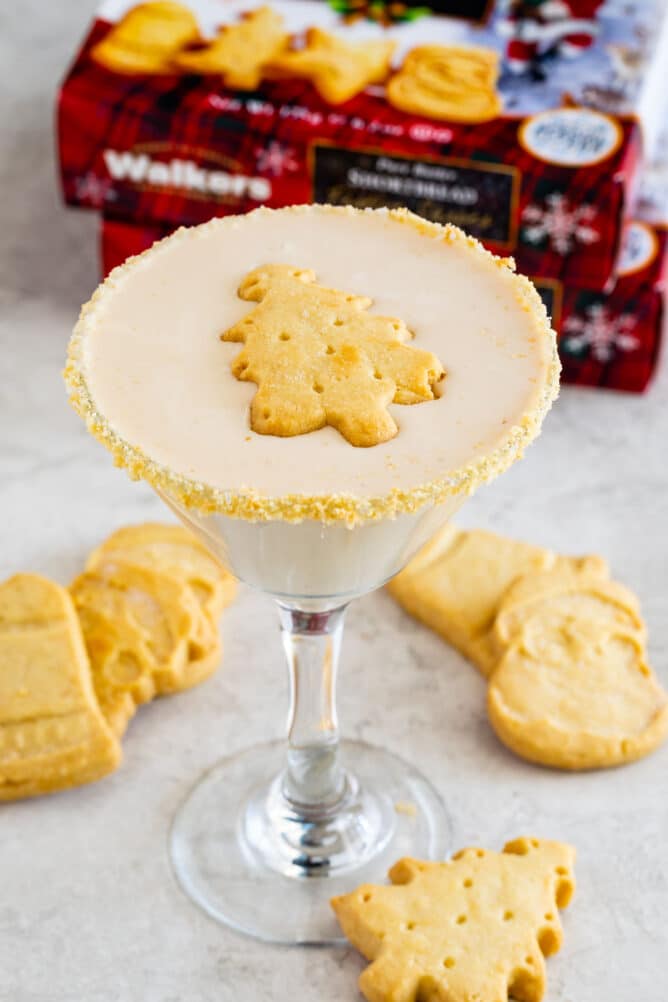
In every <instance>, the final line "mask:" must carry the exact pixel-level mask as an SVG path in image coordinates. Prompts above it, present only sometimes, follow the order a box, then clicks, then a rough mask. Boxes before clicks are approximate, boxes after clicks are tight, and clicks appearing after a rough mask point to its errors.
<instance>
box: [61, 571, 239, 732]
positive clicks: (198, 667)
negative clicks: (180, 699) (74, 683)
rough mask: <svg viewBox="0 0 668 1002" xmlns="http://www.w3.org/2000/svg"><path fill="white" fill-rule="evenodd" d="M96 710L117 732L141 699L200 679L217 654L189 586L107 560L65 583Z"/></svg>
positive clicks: (170, 690)
mask: <svg viewBox="0 0 668 1002" xmlns="http://www.w3.org/2000/svg"><path fill="white" fill-rule="evenodd" d="M70 590H71V593H72V597H73V599H74V604H75V606H76V610H77V613H78V615H79V620H80V622H81V626H82V629H83V634H84V639H85V642H86V647H87V649H88V655H89V657H90V662H91V669H92V674H93V684H94V686H95V691H96V693H97V697H98V700H99V703H100V707H101V709H102V712H103V713H104V715H105V717H106V718H107V720H109V722H110V724H111V726H112V727H113V729H114V732H115V733H116V734H118V735H120V734H122V733H123V732H124V730H125V728H126V727H127V724H128V721H129V720H130V719H131V717H132V716H134V713H135V711H136V709H137V706H139V705H140V704H141V703H146V702H148V701H149V700H150V699H152V698H153V696H154V695H165V694H168V693H172V692H178V691H180V690H182V689H186V688H189V687H190V686H191V685H195V684H196V683H197V682H200V681H202V679H203V678H205V677H206V676H207V675H208V674H210V673H211V672H212V671H213V670H214V668H215V664H216V663H217V660H218V659H219V656H220V648H219V647H218V640H217V634H216V635H215V637H214V636H213V632H212V636H211V640H210V643H209V644H208V646H204V647H201V646H200V644H199V642H198V643H197V644H196V646H195V649H194V650H193V640H192V638H193V637H196V636H201V629H202V628H201V620H202V619H203V615H202V611H201V608H200V606H199V604H198V602H197V600H196V598H195V596H194V594H193V593H192V591H191V590H190V588H189V587H188V585H185V584H182V583H179V582H177V581H175V580H173V579H172V578H169V577H167V576H166V575H161V574H159V573H157V572H155V571H151V570H148V569H146V568H142V567H138V566H135V565H134V564H124V563H122V562H121V561H117V562H113V563H112V562H107V563H105V564H104V566H103V568H102V569H100V570H98V571H95V572H93V571H87V572H86V573H84V574H82V575H80V576H79V577H78V578H77V579H76V581H74V583H73V584H72V586H71V589H70Z"/></svg>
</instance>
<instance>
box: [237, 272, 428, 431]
mask: <svg viewBox="0 0 668 1002" xmlns="http://www.w3.org/2000/svg"><path fill="white" fill-rule="evenodd" d="M238 292H239V296H240V297H241V299H245V300H246V301H247V302H255V303H258V304H259V305H258V306H256V307H255V309H254V310H252V312H251V313H249V314H248V315H247V316H246V317H245V318H244V319H243V320H241V321H240V322H239V323H238V324H236V325H235V326H234V327H231V328H229V330H227V331H225V332H224V333H223V334H222V335H221V338H222V340H223V341H237V342H239V341H240V342H243V344H244V347H243V349H242V350H241V351H240V352H239V354H238V355H237V357H236V358H235V359H234V362H233V363H232V372H233V373H234V375H235V376H236V378H237V379H241V380H247V381H250V382H253V383H256V384H257V387H258V390H257V393H256V394H255V396H254V397H253V401H252V404H251V428H252V429H253V430H254V431H256V432H258V433H259V434H262V435H279V436H290V435H304V434H306V433H307V432H310V431H315V430H316V429H318V428H323V427H324V426H325V425H331V426H332V427H333V428H336V429H337V431H339V432H340V433H341V434H342V435H343V437H344V438H345V439H347V441H348V442H350V443H351V445H356V446H372V445H377V444H378V443H379V442H386V441H388V439H391V438H394V436H395V435H396V434H397V431H398V429H397V426H396V424H395V422H394V420H393V418H392V417H391V415H390V413H389V411H388V409H387V408H388V405H389V404H390V403H395V404H415V403H420V402H422V401H425V400H433V399H434V386H435V384H436V383H437V382H438V381H439V380H440V379H442V378H443V375H444V371H443V367H442V366H441V364H440V362H439V361H438V359H437V358H436V356H435V355H433V354H432V353H431V352H428V351H421V350H420V349H418V348H413V347H412V346H411V345H409V344H406V343H405V342H407V341H409V340H410V338H411V333H410V331H409V330H408V328H407V327H406V325H405V324H404V323H403V322H402V321H401V320H397V319H396V318H394V317H381V316H376V315H374V314H370V313H367V312H366V311H367V309H368V307H369V306H370V305H371V300H370V299H367V298H365V297H363V296H355V295H350V294H349V293H346V292H339V291H338V290H336V289H326V288H325V287H324V286H322V285H318V284H317V283H316V281H315V275H314V274H313V272H312V271H308V270H306V269H299V268H293V267H291V266H290V265H285V264H274V265H266V266H265V267H263V268H257V269H256V270H255V271H252V272H250V273H249V274H248V275H247V276H246V278H245V279H244V280H243V282H242V283H241V285H240V286H239V290H238Z"/></svg>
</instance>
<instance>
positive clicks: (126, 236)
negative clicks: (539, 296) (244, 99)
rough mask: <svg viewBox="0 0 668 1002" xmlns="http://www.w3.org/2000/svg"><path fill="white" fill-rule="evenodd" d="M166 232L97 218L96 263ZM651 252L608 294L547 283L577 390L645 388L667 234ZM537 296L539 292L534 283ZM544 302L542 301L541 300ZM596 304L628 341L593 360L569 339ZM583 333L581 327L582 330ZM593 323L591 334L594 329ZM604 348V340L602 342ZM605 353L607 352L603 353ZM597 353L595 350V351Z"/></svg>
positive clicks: (655, 352) (591, 348)
mask: <svg viewBox="0 0 668 1002" xmlns="http://www.w3.org/2000/svg"><path fill="white" fill-rule="evenodd" d="M170 232H171V228H170V227H167V226H150V225H143V226H142V225H137V224H133V223H127V222H122V221H120V220H117V219H113V218H103V219H102V224H101V230H100V238H101V239H100V246H101V264H102V271H103V273H104V274H105V275H106V274H108V273H109V271H111V269H112V268H115V267H116V265H118V264H122V262H123V261H124V260H125V259H126V258H127V257H129V256H130V255H132V254H140V253H141V252H142V251H144V250H147V249H148V248H149V247H150V246H151V244H153V243H154V242H155V241H156V240H159V239H161V238H162V237H164V236H167V235H168V233H170ZM655 234H656V237H657V241H658V250H657V254H656V256H655V257H654V259H653V261H652V262H651V263H650V264H649V265H648V266H647V267H646V268H643V269H641V270H640V271H637V272H634V273H633V274H629V275H624V276H620V277H619V278H617V280H616V282H615V283H614V285H613V287H612V288H611V289H610V291H608V292H592V291H588V290H583V289H578V288H576V287H574V286H562V285H561V283H556V292H555V286H554V284H551V285H550V287H549V288H550V291H551V292H552V293H553V295H554V298H551V299H550V300H549V303H548V305H549V308H550V309H551V310H552V312H553V323H554V325H555V329H556V330H557V335H558V338H559V352H560V355H561V361H562V365H563V373H562V380H563V382H565V383H577V384H579V385H581V386H602V387H606V388H608V389H615V390H625V391H627V392H631V393H641V392H642V391H643V390H645V389H646V387H647V385H648V384H649V382H650V379H651V377H652V374H653V372H654V370H655V368H656V365H657V360H658V357H659V349H660V345H661V332H662V326H663V310H664V290H663V286H664V284H665V279H666V277H667V274H666V273H667V272H668V232H667V231H666V229H665V228H660V227H657V228H656V229H655ZM535 281H536V286H537V288H538V291H539V292H545V291H546V290H547V288H548V287H547V286H543V287H541V284H540V279H536V280H535ZM546 298H547V297H546ZM597 306H601V307H603V309H604V310H605V314H604V323H603V328H602V329H603V332H604V336H605V324H607V325H614V324H615V323H616V322H617V323H618V322H619V318H625V317H630V318H631V320H630V321H628V322H625V321H623V322H622V326H623V330H624V331H627V334H626V336H627V337H630V338H631V342H632V346H630V347H629V346H627V347H624V345H625V344H627V345H628V343H627V342H625V341H624V338H623V337H622V340H621V343H620V345H615V344H612V345H611V346H608V347H609V357H607V358H605V359H601V358H600V357H599V358H597V357H596V351H595V347H596V345H592V344H588V343H586V338H585V340H584V342H583V343H580V342H578V341H577V340H576V338H577V334H575V335H569V328H572V325H573V322H574V321H575V325H576V328H577V329H578V330H580V329H581V325H582V324H585V325H586V324H587V321H588V318H590V319H591V308H592V307H597ZM585 329H586V328H585ZM600 329H601V325H600V324H599V325H598V326H597V327H595V328H594V331H597V330H600ZM603 343H604V344H605V341H604V342H603ZM606 352H607V349H606ZM599 354H600V351H599Z"/></svg>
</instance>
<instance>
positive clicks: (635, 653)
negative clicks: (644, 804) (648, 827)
mask: <svg viewBox="0 0 668 1002" xmlns="http://www.w3.org/2000/svg"><path fill="white" fill-rule="evenodd" d="M487 711H488V715H489V720H490V723H491V725H492V727H493V728H494V731H495V732H496V734H497V735H498V737H499V739H500V740H501V741H502V742H503V743H504V744H505V745H507V746H508V747H509V748H510V749H511V750H512V751H514V752H515V753H516V754H518V755H520V756H522V758H526V759H528V760H529V761H531V762H538V763H540V764H542V765H548V766H554V767H556V768H559V769H600V768H605V767H606V766H614V765H621V764H623V763H624V762H631V761H633V760H634V759H638V758H641V757H642V756H643V755H647V754H648V753H649V752H651V751H653V750H654V749H655V748H656V747H657V746H658V745H659V744H661V742H662V741H664V740H665V738H666V735H667V734H668V696H667V694H666V693H665V692H664V691H663V689H662V688H661V686H660V685H659V683H658V682H657V680H656V678H655V677H654V674H653V673H652V671H651V669H650V668H649V666H648V665H647V662H646V660H645V652H644V647H643V644H642V642H641V640H640V639H639V637H638V633H637V632H635V633H623V632H621V631H620V632H616V633H615V632H612V631H611V629H610V627H609V624H603V625H601V623H600V621H597V620H596V618H594V619H592V620H590V619H589V618H588V617H587V616H586V614H585V615H584V616H583V617H581V618H579V617H576V616H573V615H571V614H570V613H565V614H564V615H563V616H561V617H559V616H558V615H557V614H555V613H552V614H551V615H547V616H546V617H545V618H543V617H542V616H541V615H540V614H536V616H535V617H534V618H533V619H531V620H530V621H529V622H528V623H527V624H526V625H525V627H524V628H523V630H522V632H521V634H520V635H519V637H518V638H517V639H516V640H515V641H514V643H512V644H511V646H510V647H509V649H508V651H507V652H506V654H505V655H504V657H503V658H502V660H501V662H500V664H499V666H498V667H497V669H496V671H495V672H494V675H493V676H492V679H491V682H490V685H489V690H488V695H487Z"/></svg>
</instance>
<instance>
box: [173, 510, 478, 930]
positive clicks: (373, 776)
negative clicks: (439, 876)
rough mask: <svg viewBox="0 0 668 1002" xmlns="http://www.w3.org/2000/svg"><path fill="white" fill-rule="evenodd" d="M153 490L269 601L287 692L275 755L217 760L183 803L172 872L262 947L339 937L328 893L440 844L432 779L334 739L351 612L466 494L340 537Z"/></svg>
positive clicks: (253, 753)
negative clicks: (203, 511)
mask: <svg viewBox="0 0 668 1002" xmlns="http://www.w3.org/2000/svg"><path fill="white" fill-rule="evenodd" d="M159 493H160V495H161V497H162V498H163V500H164V501H166V502H167V504H168V505H169V506H170V507H171V508H172V510H173V511H174V512H175V513H176V514H177V515H178V516H179V518H180V519H181V520H182V521H183V522H184V523H185V524H186V525H187V526H188V528H190V529H192V530H193V531H194V532H195V533H196V534H197V535H198V536H199V537H200V538H201V539H202V540H203V541H204V542H205V543H206V545H207V546H208V547H209V549H210V550H211V551H212V552H213V553H214V554H215V555H216V556H217V557H218V558H220V559H221V560H222V562H223V563H224V564H225V565H226V566H227V567H228V568H229V569H230V570H231V571H232V573H233V574H235V575H236V576H237V577H238V578H239V579H240V580H241V581H243V582H245V583H246V584H249V585H251V586H252V587H254V588H257V589H259V590H260V591H263V592H265V593H267V594H269V595H271V596H272V597H273V598H274V599H275V601H276V602H277V605H278V618H279V624H280V634H281V639H282V642H283V648H284V651H285V655H286V659H287V665H288V673H289V688H290V700H289V710H288V724H287V742H286V744H285V745H284V746H281V743H280V742H272V743H266V744H260V745H256V746H254V747H252V748H249V749H248V750H246V751H242V752H240V753H238V754H236V755H233V756H231V757H229V758H225V759H223V760H222V761H221V762H219V763H218V764H217V765H215V766H214V767H213V768H212V769H211V770H210V771H209V772H207V773H206V774H205V775H204V776H203V777H202V778H201V779H199V780H198V782H197V783H196V785H195V786H194V788H193V789H192V790H191V792H190V793H189V795H188V796H187V798H186V800H185V802H184V803H183V804H182V805H181V807H180V809H179V811H178V813H177V815H176V817H175V819H174V823H173V825H172V829H171V833H170V840H169V845H170V855H171V860H172V864H173V867H174V872H175V874H176V877H177V879H178V881H179V883H180V884H181V886H182V887H183V889H184V890H185V892H186V893H187V894H188V895H189V896H190V897H191V898H192V899H193V900H194V901H195V902H196V903H197V904H198V905H199V906H200V907H201V908H203V909H204V911H206V912H207V913H208V914H209V915H210V916H212V917H213V918H214V919H217V920H218V921H220V922H223V923H226V924H228V925H231V926H233V927H235V928H236V929H239V930H241V931H243V932H245V933H249V934H251V935H253V936H256V937H258V938H260V939H263V940H267V941H271V942H277V943H311V944H325V943H334V942H338V941H341V939H342V937H341V933H340V930H339V929H338V926H337V925H336V922H335V919H334V916H333V913H332V911H331V908H330V906H329V899H330V898H331V897H332V896H333V895H335V894H340V893H345V892H346V891H349V890H351V889H353V888H354V887H355V886H357V885H358V884H360V883H362V882H365V881H368V880H375V881H379V880H383V879H384V877H385V875H386V872H387V870H388V868H389V866H391V864H392V863H393V862H395V861H396V860H397V859H398V858H399V857H401V856H404V855H410V856H416V857H418V858H423V859H425V858H427V859H429V858H439V857H443V856H444V855H445V854H446V853H447V851H448V849H449V844H448V829H449V825H448V819H447V813H446V809H445V807H444V805H443V803H442V801H441V799H440V797H439V795H438V793H437V792H436V790H435V789H434V787H433V786H432V785H431V784H430V782H429V781H428V780H427V779H426V778H425V777H424V776H423V775H422V774H421V773H420V772H419V771H418V770H417V769H416V768H415V767H414V766H412V765H410V764H409V763H407V762H405V761H403V760H402V759H401V758H399V757H398V756H396V755H394V754H392V753H391V752H389V751H386V750H384V749H382V748H377V747H373V746H371V745H368V744H366V743H364V742H361V741H349V740H343V741H342V740H340V738H339V731H338V724H337V715H336V677H337V669H338V660H339V652H340V649H341V640H342V635H343V625H344V618H345V611H346V606H347V605H348V603H349V602H350V601H351V599H353V598H356V597H358V596H360V595H363V594H365V593H367V592H369V591H372V590H373V589H375V588H377V587H379V586H380V585H382V584H383V583H384V582H385V581H387V580H388V579H389V578H391V577H392V576H393V575H394V574H396V573H397V572H398V571H399V570H400V569H401V568H402V567H403V566H404V565H405V564H406V562H407V561H408V560H409V559H410V558H411V557H412V556H413V555H414V554H415V552H416V551H417V550H418V549H419V548H420V547H421V546H422V545H423V544H424V543H425V542H426V541H427V540H428V539H429V538H430V537H431V536H433V535H434V533H435V532H436V531H437V530H438V529H439V528H440V527H441V526H442V525H443V524H444V523H445V522H446V521H447V520H448V519H449V518H450V516H451V515H452V514H453V512H454V511H455V510H456V509H457V508H458V507H459V506H460V504H461V502H462V500H463V496H461V495H460V496H456V495H453V496H452V497H450V498H448V499H447V500H446V501H445V502H444V503H441V504H438V505H428V506H425V507H424V508H422V509H420V510H419V511H418V512H417V513H411V514H400V515H398V516H396V517H395V518H393V519H383V520H380V521H376V522H368V523H362V524H361V525H358V526H356V527H354V528H348V527H347V526H346V525H344V524H342V523H339V524H337V523H334V524H331V523H327V524H326V523H322V522H318V521H315V520H308V519H307V520H304V521H302V522H299V523H289V522H285V521H258V522H251V521H246V520H244V519H241V518H232V517H230V516H226V515H221V514H212V515H200V514H198V513H197V512H196V511H193V510H192V509H188V508H185V507H184V506H182V505H181V504H180V503H179V502H177V501H175V500H174V499H173V498H171V497H170V496H169V495H168V494H166V493H165V492H164V491H159Z"/></svg>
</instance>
